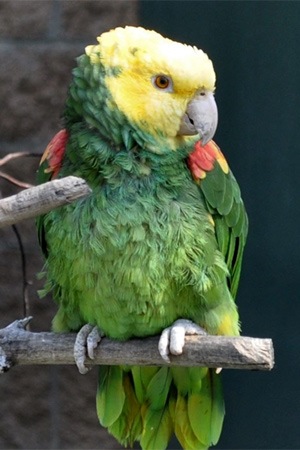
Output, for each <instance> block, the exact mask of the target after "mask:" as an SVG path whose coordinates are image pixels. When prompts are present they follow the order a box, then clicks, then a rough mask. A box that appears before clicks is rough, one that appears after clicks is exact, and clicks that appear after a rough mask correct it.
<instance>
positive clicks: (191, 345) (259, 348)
mask: <svg viewBox="0 0 300 450" xmlns="http://www.w3.org/2000/svg"><path fill="white" fill-rule="evenodd" d="M27 323H28V319H23V320H21V321H15V322H13V323H12V324H11V325H9V326H8V327H6V328H3V329H2V330H0V372H1V371H2V372H4V371H6V370H8V369H9V368H10V367H11V366H13V365H15V364H19V365H33V364H74V356H73V347H74V342H75V336H76V334H75V333H67V334H62V333H61V334H60V333H32V332H29V331H25V330H24V326H26V324H27ZM157 347H158V337H150V338H145V339H132V340H129V341H126V342H119V341H112V340H109V339H107V338H103V340H102V341H101V343H100V345H99V347H98V348H97V349H96V351H95V359H94V361H91V360H88V361H87V364H93V365H101V364H108V365H123V364H125V365H127V364H129V365H159V366H161V365H168V363H166V362H165V361H164V360H163V359H162V358H161V356H160V354H159V353H158V349H157ZM170 359H171V365H176V366H202V367H215V368H218V367H222V368H230V369H248V370H249V369H250V370H251V369H252V370H271V369H272V367H273V366H274V350H273V344H272V340H271V339H259V338H251V337H242V336H241V337H225V336H188V337H186V345H185V347H184V352H183V354H182V355H180V356H173V357H172V356H171V358H170ZM1 366H2V368H1Z"/></svg>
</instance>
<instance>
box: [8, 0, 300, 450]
mask: <svg viewBox="0 0 300 450" xmlns="http://www.w3.org/2000/svg"><path fill="white" fill-rule="evenodd" d="M128 24H130V25H142V26H144V27H146V28H153V29H155V30H157V31H159V32H160V33H162V34H164V35H166V36H168V37H170V38H172V39H175V40H179V41H183V42H186V43H189V44H193V45H196V46H198V47H200V48H202V49H203V50H204V51H205V52H207V53H208V54H209V56H210V57H211V59H212V60H213V63H214V66H215V70H216V73H217V90H216V101H217V104H218V107H219V127H218V131H217V134H216V141H217V142H218V144H219V145H220V147H221V148H222V150H223V152H224V153H225V155H226V157H227V159H228V161H229V162H230V166H231V168H232V170H233V172H234V173H235V175H236V178H237V179H238V181H239V183H240V186H241V189H242V193H243V197H244V200H245V203H246V206H247V209H248V213H249V219H250V234H249V239H248V246H247V249H246V253H245V259H244V267H243V276H242V280H241V285H240V290H239V295H238V304H239V311H240V316H241V320H242V325H243V327H242V330H243V334H245V335H248V336H258V337H270V338H272V339H273V340H274V345H275V357H276V366H275V368H274V370H273V371H272V372H270V373H261V372H247V371H234V370H228V371H224V373H223V379H224V385H225V387H224V390H225V396H226V406H227V415H226V420H225V425H224V430H223V434H222V437H221V440H220V442H219V444H218V446H217V448H218V449H224V450H225V449H228V450H229V449H298V448H300V427H299V421H300V382H299V375H298V372H299V370H300V356H299V353H300V352H299V342H300V328H299V317H300V299H299V281H300V273H299V259H300V258H299V253H300V250H299V240H300V234H299V231H298V228H299V225H300V201H299V196H300V195H299V194H300V178H299V175H298V173H299V163H300V156H299V153H300V123H299V122H300V89H299V84H300V56H299V48H300V3H299V2H292V1H291V2H290V1H243V2H236V1H187V0H185V1H154V0H153V1H131V0H117V1H110V0H107V1H100V0H99V1H90V0H76V1H65V0H60V1H59V0H56V1H55V0H30V1H28V0H2V1H0V60H1V64H0V158H1V157H2V156H4V155H6V154H8V153H10V152H16V151H30V152H38V153H41V152H43V150H44V148H45V147H46V145H47V143H48V141H49V140H50V139H51V137H52V135H53V134H54V133H55V132H56V131H57V130H58V129H59V128H60V126H61V122H60V114H61V112H62V108H63V103H64V100H65V97H66V91H67V86H68V83H69V80H70V76H71V69H72V67H74V64H75V62H74V59H75V57H76V56H78V55H80V54H81V53H83V50H84V47H85V45H87V44H91V43H94V42H95V37H96V36H97V35H99V34H101V33H102V32H103V31H106V30H108V29H110V28H113V27H116V26H119V25H128ZM37 164H38V159H37V158H34V157H27V158H22V159H18V160H16V161H14V162H10V163H9V164H6V165H5V166H2V167H0V170H1V171H2V172H3V171H5V172H7V173H9V174H10V175H13V176H15V177H17V178H19V179H22V180H24V181H27V182H31V183H34V180H35V171H36V168H37ZM0 190H1V195H2V196H6V195H9V194H11V193H16V192H18V191H19V188H17V187H14V186H12V185H11V184H9V183H8V182H7V181H5V180H3V179H1V178H0ZM19 231H20V233H21V236H22V239H23V243H24V247H25V253H26V257H27V260H28V279H29V280H31V281H32V285H31V286H29V297H30V308H31V311H30V312H31V314H32V315H33V316H34V321H33V324H32V329H33V330H36V331H41V330H49V328H50V324H51V318H52V317H53V315H54V312H55V308H54V305H53V303H52V301H51V299H50V298H47V299H43V300H40V299H39V298H38V295H37V289H38V288H39V287H40V286H41V285H40V282H38V281H37V279H36V273H37V272H39V271H40V270H41V268H42V264H43V262H42V258H41V255H40V250H39V248H38V245H37V239H36V235H35V227H34V222H33V221H26V222H24V223H22V224H20V225H19ZM0 298H1V301H0V326H1V327H3V326H5V325H7V324H8V323H10V322H11V321H13V320H15V319H16V318H19V317H21V316H22V314H23V306H22V302H21V298H22V279H21V260H20V252H19V249H18V244H17V240H16V237H15V234H14V233H13V231H12V229H11V228H8V229H4V230H0ZM96 382H97V371H96V370H93V371H91V372H90V373H89V374H88V375H86V376H85V377H82V376H80V375H79V374H78V373H77V371H76V369H75V367H50V366H49V367H17V368H15V369H13V370H12V371H10V372H9V373H8V374H5V375H3V376H1V377H0V398H1V401H0V413H1V420H0V448H1V449H15V448H18V449H62V448H73V449H74V448H78V449H91V448H95V449H118V448H120V446H119V445H118V444H117V443H116V442H115V441H114V440H113V439H112V438H111V437H109V436H108V435H107V434H106V432H105V431H103V430H101V428H100V427H99V425H98V421H97V418H96V412H95V400H94V397H95V390H96ZM170 448H174V449H175V448H178V446H177V444H176V442H175V441H174V442H172V444H171V446H170ZM153 450H155V449H153Z"/></svg>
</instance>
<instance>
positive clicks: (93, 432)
mask: <svg viewBox="0 0 300 450" xmlns="http://www.w3.org/2000/svg"><path fill="white" fill-rule="evenodd" d="M137 22H138V16H137V1H133V0H117V1H116V0H114V1H113V0H107V1H103V0H98V1H90V0H74V1H71V0H70V1H65V0H0V61H1V64H0V158H1V157H2V156H4V155H5V154H7V153H9V152H15V151H31V152H38V153H41V152H43V150H44V148H45V146H46V145H47V143H48V142H49V140H50V139H51V137H52V136H53V134H54V133H55V132H56V131H58V129H59V128H60V126H61V124H60V114H61V112H62V108H63V104H64V100H65V97H66V92H67V86H68V83H69V80H70V76H71V69H72V67H73V66H74V64H75V63H74V59H75V57H76V56H78V55H80V54H81V53H83V50H84V47H85V45H87V44H92V43H94V42H95V37H96V36H97V35H99V34H101V33H102V32H103V31H105V30H108V29H110V28H113V27H115V26H120V25H126V24H127V25H130V24H132V25H136V24H137ZM37 166H38V158H34V157H28V158H21V159H18V160H15V161H14V162H10V163H9V164H6V165H5V166H2V167H0V171H5V172H7V173H9V174H10V175H12V176H14V177H17V178H19V179H21V180H24V181H27V182H30V183H34V182H35V172H36V169H37ZM19 190H20V189H19V188H17V187H15V186H12V185H11V184H10V183H8V182H7V181H5V180H4V179H3V178H1V177H0V193H1V195H2V196H7V195H10V194H12V193H16V192H18V191H19ZM18 228H19V232H20V234H21V237H22V240H23V244H24V248H25V253H26V258H27V271H28V274H27V276H28V279H29V280H30V281H31V285H30V286H29V298H30V313H31V314H32V315H33V316H34V320H33V323H32V330H33V331H35V330H36V331H39V330H49V329H50V326H51V318H52V317H53V315H54V313H55V306H54V304H53V302H52V300H51V298H46V299H42V300H41V299H39V297H38V295H37V290H38V289H39V288H40V287H41V285H42V282H40V281H38V280H37V277H36V274H37V273H38V272H39V271H40V270H41V269H42V265H43V260H42V257H41V253H40V249H39V247H38V244H37V239H36V231H35V226H34V221H26V222H24V223H22V224H20V225H19V226H18ZM22 315H23V305H22V277H21V257H20V252H19V249H18V244H17V239H16V236H15V234H14V232H13V230H12V228H10V227H9V228H7V229H4V230H0V327H3V326H5V325H7V324H8V323H10V322H11V321H13V320H15V319H16V318H20V317H22ZM96 384H97V370H96V369H95V370H92V371H91V372H90V373H89V374H88V375H86V376H84V377H83V376H81V375H79V374H78V373H77V371H76V369H75V367H74V366H73V367H63V366H61V367H51V366H49V367H47V366H45V367H37V366H36V367H16V368H14V369H13V370H11V371H10V372H9V373H7V374H5V375H3V376H1V377H0V398H1V401H0V414H1V420H0V448H1V449H14V448H18V449H35V448H36V449H51V448H52V449H54V448H55V449H60V448H72V449H74V448H78V449H84V448H86V449H88V448H95V449H96V448H99V449H100V448H101V449H113V448H120V446H119V445H118V444H117V443H116V442H115V441H114V440H113V439H112V438H110V437H109V436H108V435H107V434H106V432H105V431H104V430H102V429H101V428H100V426H99V424H98V421H97V417H96V411H95V392H96Z"/></svg>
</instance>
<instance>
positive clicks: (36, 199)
mask: <svg viewBox="0 0 300 450" xmlns="http://www.w3.org/2000/svg"><path fill="white" fill-rule="evenodd" d="M89 192H90V188H89V187H88V185H87V183H86V182H85V181H84V180H83V179H81V178H77V177H73V176H69V177H66V178H61V179H59V180H53V181H49V182H48V183H44V184H41V185H40V186H35V187H32V188H29V189H25V190H24V191H22V192H19V193H18V194H16V195H12V196H11V197H6V198H4V199H2V200H0V228H1V227H4V226H6V225H12V224H13V223H17V222H20V221H21V220H24V219H29V218H32V217H36V216H39V215H41V214H45V213H47V212H49V211H51V210H52V209H54V208H57V207H58V206H62V205H66V204H67V203H71V202H72V201H74V200H77V199H79V198H81V197H84V196H86V195H87V194H88V193H89Z"/></svg>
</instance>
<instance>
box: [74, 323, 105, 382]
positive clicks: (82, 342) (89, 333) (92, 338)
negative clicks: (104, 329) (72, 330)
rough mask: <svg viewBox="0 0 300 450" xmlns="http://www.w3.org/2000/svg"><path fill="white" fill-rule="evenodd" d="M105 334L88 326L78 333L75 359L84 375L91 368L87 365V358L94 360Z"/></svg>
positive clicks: (96, 328)
mask: <svg viewBox="0 0 300 450" xmlns="http://www.w3.org/2000/svg"><path fill="white" fill-rule="evenodd" d="M102 336H103V333H101V331H100V330H99V328H98V327H94V326H93V325H90V324H86V325H84V326H83V327H82V328H81V329H80V330H79V332H78V333H77V336H76V340H75V344H74V359H75V362H76V365H77V367H78V370H79V372H80V373H81V374H82V375H84V374H86V373H87V372H88V371H89V370H91V367H87V366H86V365H85V362H86V358H87V356H88V357H89V358H91V359H94V350H95V348H97V346H98V344H99V342H100V341H101V337H102Z"/></svg>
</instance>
